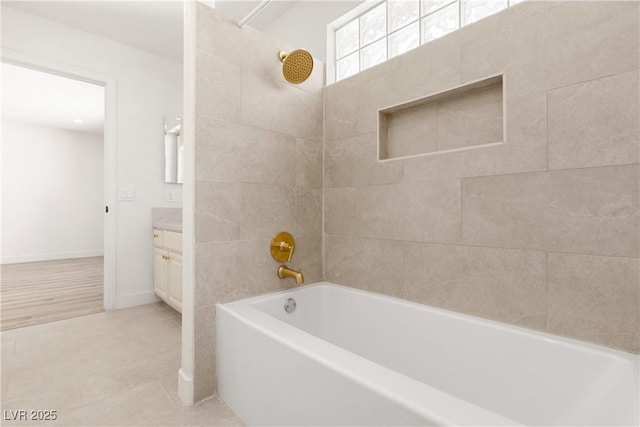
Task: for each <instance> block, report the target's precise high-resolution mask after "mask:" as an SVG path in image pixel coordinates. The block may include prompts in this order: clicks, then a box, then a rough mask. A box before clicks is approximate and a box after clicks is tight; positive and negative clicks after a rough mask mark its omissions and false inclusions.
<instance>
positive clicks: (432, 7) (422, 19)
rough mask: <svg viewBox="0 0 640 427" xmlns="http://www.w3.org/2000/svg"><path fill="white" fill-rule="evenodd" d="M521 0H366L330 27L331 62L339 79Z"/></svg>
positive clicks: (337, 79)
mask: <svg viewBox="0 0 640 427" xmlns="http://www.w3.org/2000/svg"><path fill="white" fill-rule="evenodd" d="M522 1H524V0H378V1H375V0H372V1H371V2H369V1H367V2H365V5H366V7H368V8H369V9H367V10H365V11H364V12H358V13H360V14H359V16H358V15H356V13H354V12H351V13H349V14H348V15H345V17H344V19H343V20H342V21H341V22H347V24H345V25H343V26H342V27H339V28H338V29H337V30H334V31H335V32H334V36H335V37H334V40H335V56H333V58H328V59H329V65H331V61H333V65H335V67H334V70H335V78H336V81H339V80H341V79H344V78H346V77H349V76H351V75H353V74H356V73H358V72H360V71H363V70H366V69H367V68H369V67H373V66H374V65H376V64H379V63H381V62H384V61H386V60H387V59H389V58H393V57H394V56H398V55H400V54H402V53H404V52H407V51H408V50H411V49H414V48H416V47H418V46H419V45H421V44H423V43H428V42H430V41H431V40H435V39H437V38H439V37H442V36H444V35H445V34H448V33H450V32H452V31H455V30H457V29H458V28H460V27H461V26H464V25H467V24H471V23H472V22H476V21H478V20H480V19H482V18H484V17H486V16H489V15H492V14H494V13H496V12H499V11H500V10H502V9H505V8H507V7H509V6H510V5H513V4H516V3H520V2H522ZM347 16H348V17H347ZM332 25H333V24H332ZM334 28H335V27H334Z"/></svg>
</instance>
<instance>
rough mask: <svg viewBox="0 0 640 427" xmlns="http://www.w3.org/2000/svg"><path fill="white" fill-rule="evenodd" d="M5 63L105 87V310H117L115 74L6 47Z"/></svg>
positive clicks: (3, 59)
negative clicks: (87, 68) (107, 209)
mask: <svg viewBox="0 0 640 427" xmlns="http://www.w3.org/2000/svg"><path fill="white" fill-rule="evenodd" d="M1 59H2V62H6V63H7V64H13V65H17V66H21V67H25V68H31V69H33V70H38V71H43V72H46V73H49V74H55V75H59V76H62V77H67V78H71V79H74V80H80V81H84V82H87V83H92V84H97V85H99V86H102V87H104V95H105V120H104V141H103V144H104V159H103V161H104V169H103V197H104V205H105V206H108V207H109V212H108V213H105V214H104V221H103V230H102V233H103V242H104V247H103V249H104V278H103V279H104V290H103V294H104V298H103V308H104V309H105V310H113V309H115V308H116V307H115V301H116V245H117V233H116V232H117V221H116V212H117V210H116V183H117V177H116V159H117V158H116V155H117V118H116V114H117V102H116V100H117V87H116V79H115V78H114V77H112V76H109V75H106V74H102V73H98V72H95V71H92V70H86V69H84V68H78V67H74V66H72V65H68V64H63V63H60V62H56V61H52V60H49V59H45V58H40V57H36V56H32V55H28V54H25V53H22V52H19V51H16V50H13V49H5V48H3V49H2V58H1Z"/></svg>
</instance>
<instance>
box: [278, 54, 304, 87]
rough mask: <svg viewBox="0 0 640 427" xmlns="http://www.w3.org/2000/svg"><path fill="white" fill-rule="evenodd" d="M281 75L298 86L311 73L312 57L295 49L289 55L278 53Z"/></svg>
mask: <svg viewBox="0 0 640 427" xmlns="http://www.w3.org/2000/svg"><path fill="white" fill-rule="evenodd" d="M278 56H279V57H280V61H281V62H282V75H283V76H284V78H285V79H286V80H287V81H288V82H289V83H293V84H296V85H297V84H300V83H302V82H303V81H305V80H307V79H308V78H309V76H310V75H311V72H312V71H313V57H312V56H311V54H310V53H309V52H307V51H306V50H304V49H297V50H294V51H293V52H291V53H287V52H285V51H283V50H281V51H280V53H279V55H278Z"/></svg>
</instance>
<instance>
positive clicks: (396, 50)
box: [389, 21, 420, 58]
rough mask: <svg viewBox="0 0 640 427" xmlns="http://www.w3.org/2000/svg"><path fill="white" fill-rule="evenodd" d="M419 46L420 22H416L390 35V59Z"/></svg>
mask: <svg viewBox="0 0 640 427" xmlns="http://www.w3.org/2000/svg"><path fill="white" fill-rule="evenodd" d="M419 44H420V22H418V21H416V22H414V23H413V24H410V25H408V26H406V27H404V28H403V29H401V30H399V31H396V32H395V33H393V34H389V58H393V57H394V56H396V55H400V54H401V53H405V52H406V51H408V50H411V49H414V48H416V47H418V45H419Z"/></svg>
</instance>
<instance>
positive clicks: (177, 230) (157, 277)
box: [152, 208, 182, 313]
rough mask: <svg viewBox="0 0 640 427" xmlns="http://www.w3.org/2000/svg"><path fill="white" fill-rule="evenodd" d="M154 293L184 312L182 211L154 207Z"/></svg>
mask: <svg viewBox="0 0 640 427" xmlns="http://www.w3.org/2000/svg"><path fill="white" fill-rule="evenodd" d="M152 216H153V290H154V291H155V293H156V295H158V296H159V297H160V298H162V300H163V301H164V302H166V303H167V304H169V305H170V306H171V307H173V308H174V309H176V310H177V311H178V312H180V313H182V209H179V208H153V210H152Z"/></svg>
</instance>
